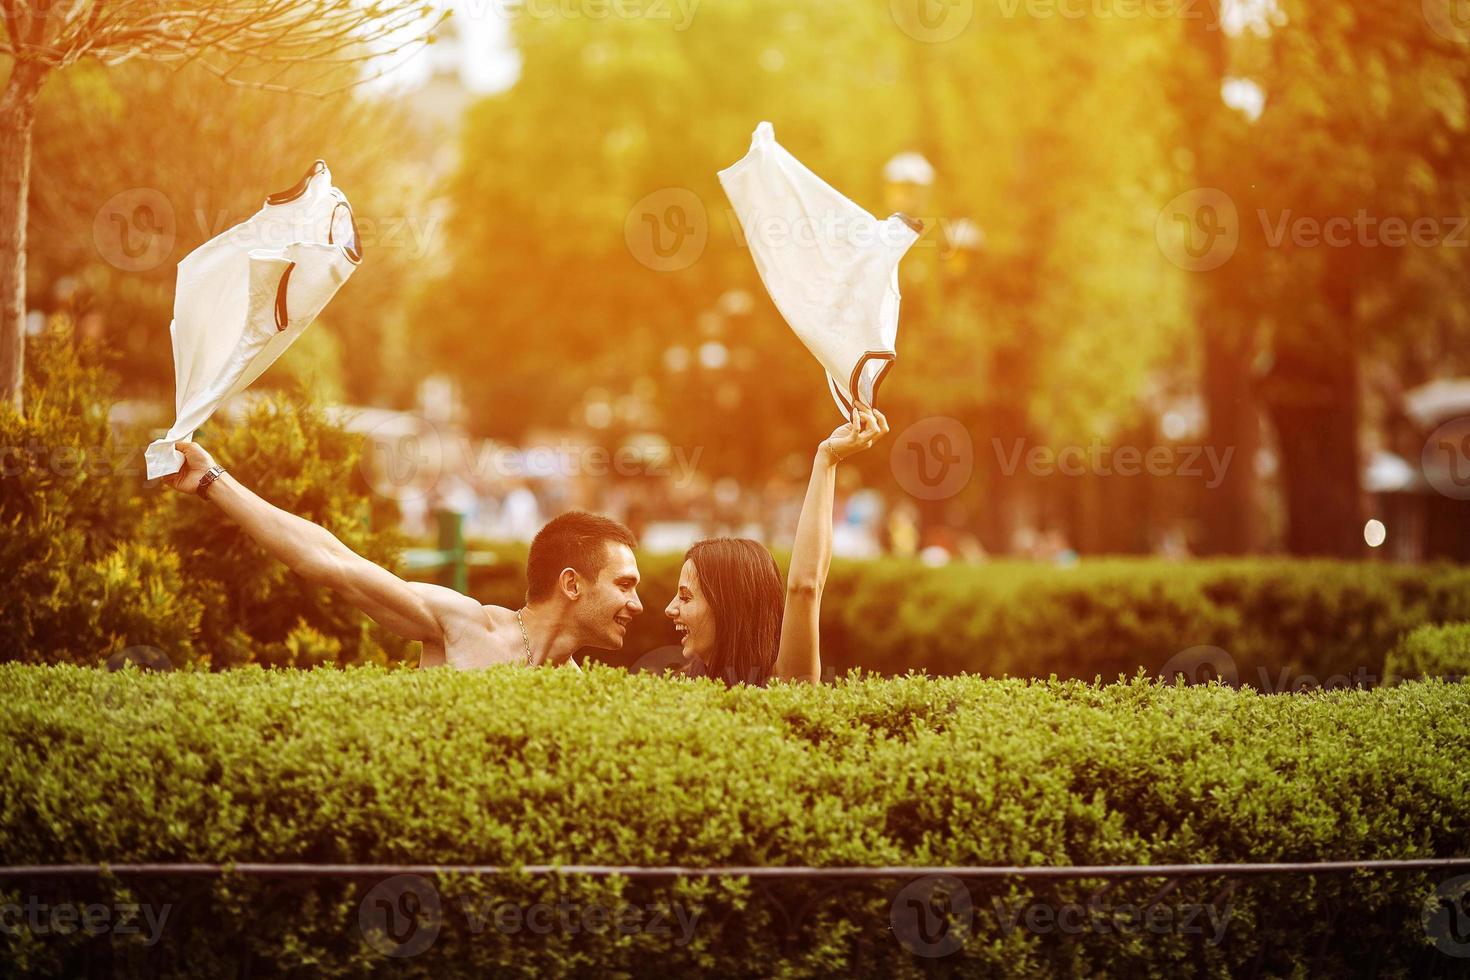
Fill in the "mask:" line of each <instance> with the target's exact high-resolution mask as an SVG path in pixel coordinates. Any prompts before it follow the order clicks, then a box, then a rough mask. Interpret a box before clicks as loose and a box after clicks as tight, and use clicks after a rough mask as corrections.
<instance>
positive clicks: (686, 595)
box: [664, 559, 715, 663]
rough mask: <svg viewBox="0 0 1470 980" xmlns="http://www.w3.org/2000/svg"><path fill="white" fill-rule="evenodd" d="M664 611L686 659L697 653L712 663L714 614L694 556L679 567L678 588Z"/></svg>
mask: <svg viewBox="0 0 1470 980" xmlns="http://www.w3.org/2000/svg"><path fill="white" fill-rule="evenodd" d="M664 615H665V616H667V617H669V619H671V620H673V622H674V629H675V630H676V631H677V632H678V633H679V649H681V650H683V651H684V659H685V660H693V659H694V658H695V657H698V658H700V660H702V661H704V662H705V663H709V658H710V654H712V653H713V652H714V649H715V614H714V610H713V609H711V608H710V604H709V599H708V598H707V597H706V596H705V595H704V593H703V591H701V589H700V587H699V573H698V572H696V571H695V570H694V562H693V560H691V559H685V561H684V567H683V568H682V569H680V571H679V588H678V590H677V591H676V592H675V594H674V601H673V602H670V603H669V605H668V608H667V609H665V610H664Z"/></svg>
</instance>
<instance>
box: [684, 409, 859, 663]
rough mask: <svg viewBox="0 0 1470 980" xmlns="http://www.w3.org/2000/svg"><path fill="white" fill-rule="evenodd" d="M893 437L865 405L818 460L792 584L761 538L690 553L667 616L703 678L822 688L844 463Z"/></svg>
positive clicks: (718, 542)
mask: <svg viewBox="0 0 1470 980" xmlns="http://www.w3.org/2000/svg"><path fill="white" fill-rule="evenodd" d="M887 432H888V420H887V419H885V418H884V417H883V413H882V412H879V411H878V410H876V409H872V408H869V407H867V406H866V405H862V404H859V405H857V406H856V408H855V418H854V419H853V421H852V422H851V423H848V424H846V425H842V426H839V427H838V428H837V429H836V431H834V432H833V433H832V435H831V436H830V437H828V438H827V440H826V441H825V442H823V443H822V444H821V445H820V446H818V447H817V456H816V459H815V460H813V461H812V478H811V482H810V483H808V484H807V488H806V499H805V500H804V501H803V502H802V505H801V516H800V518H798V519H797V522H796V543H795V544H794V545H793V546H792V549H791V570H790V572H789V573H788V575H787V578H786V587H785V588H784V589H783V588H782V587H781V574H780V572H778V571H777V570H776V561H775V559H774V558H772V557H771V553H770V552H769V551H767V550H766V548H765V546H763V545H762V544H761V543H760V542H759V541H752V540H750V539H749V538H711V539H709V540H706V541H700V542H697V543H696V544H695V545H694V546H693V547H692V548H690V549H689V551H688V552H687V553H686V554H685V556H684V567H683V569H681V570H680V572H679V588H678V591H677V592H676V594H675V595H674V600H673V601H672V602H670V603H669V606H668V608H667V609H665V610H664V615H665V616H668V617H669V619H671V620H673V622H674V629H675V630H676V631H677V632H678V634H679V646H680V649H682V650H683V651H684V658H685V660H687V661H689V663H690V669H689V670H688V671H687V672H688V673H690V674H694V675H696V676H709V677H718V678H720V679H721V680H723V681H724V682H725V683H727V684H736V683H739V682H741V681H744V682H746V683H750V684H764V683H765V682H766V680H767V679H768V678H770V677H778V678H781V679H782V680H800V681H810V682H812V683H818V682H820V681H821V679H822V660H821V656H820V651H819V649H818V643H817V632H818V626H817V618H818V613H819V612H820V610H821V605H822V588H823V586H825V585H826V583H827V568H828V566H829V565H831V563H832V496H833V492H834V490H835V487H836V482H837V464H838V463H840V462H841V461H842V460H844V459H846V458H848V457H849V456H852V455H853V454H854V453H860V452H862V451H863V450H864V449H867V448H868V447H869V446H871V445H873V443H875V442H877V441H878V440H879V439H880V438H882V437H883V436H884V435H885V434H887Z"/></svg>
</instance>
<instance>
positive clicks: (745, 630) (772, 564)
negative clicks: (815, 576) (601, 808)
mask: <svg viewBox="0 0 1470 980" xmlns="http://www.w3.org/2000/svg"><path fill="white" fill-rule="evenodd" d="M684 558H685V559H686V560H688V561H692V562H694V572H695V574H696V575H698V576H699V587H700V588H701V589H702V590H704V595H705V598H706V599H707V600H708V602H709V606H710V610H711V612H713V613H714V617H715V649H714V652H713V653H712V654H711V656H710V662H709V663H708V664H706V665H705V667H706V670H705V672H706V674H707V675H708V676H710V677H718V678H720V679H721V680H723V681H724V682H725V683H726V684H739V683H741V682H744V683H747V684H764V683H765V682H766V679H767V678H769V677H770V676H771V672H772V671H773V670H775V668H776V651H777V650H778V649H779V647H780V645H781V613H782V609H783V607H784V605H785V597H786V590H785V589H784V588H783V587H782V585H781V572H780V571H779V570H778V569H777V568H776V559H774V558H772V557H771V553H770V552H769V551H767V550H766V547H765V545H763V544H761V543H760V542H759V541H752V540H751V539H750V538H710V539H708V540H705V541H699V542H696V543H695V545H694V546H693V547H692V548H690V549H689V550H688V551H687V552H686V553H685V555H684Z"/></svg>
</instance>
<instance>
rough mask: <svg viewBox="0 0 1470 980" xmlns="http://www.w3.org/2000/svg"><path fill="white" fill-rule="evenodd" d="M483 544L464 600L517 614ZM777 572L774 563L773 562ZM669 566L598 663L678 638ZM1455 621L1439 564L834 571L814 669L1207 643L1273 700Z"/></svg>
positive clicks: (519, 577) (1043, 671)
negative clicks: (617, 643)
mask: <svg viewBox="0 0 1470 980" xmlns="http://www.w3.org/2000/svg"><path fill="white" fill-rule="evenodd" d="M490 547H493V550H494V551H495V553H496V554H497V555H499V556H502V562H501V563H500V564H498V565H496V566H494V567H487V568H472V569H471V570H470V592H471V594H473V595H475V596H476V597H477V598H479V599H480V600H481V601H482V602H489V603H495V604H498V605H509V606H512V607H514V606H516V605H519V604H520V602H521V601H522V600H523V598H524V593H525V575H524V571H523V568H524V563H525V551H524V547H523V546H510V547H507V546H503V545H494V546H490ZM777 561H778V562H779V563H780V564H781V565H782V566H783V568H784V566H785V562H786V557H785V555H783V554H781V553H779V552H778V553H777ZM680 563H681V556H679V555H651V554H645V553H640V554H639V556H638V567H639V570H640V571H641V573H642V576H643V583H642V584H641V585H640V586H639V588H638V594H639V596H640V597H641V598H642V600H643V605H644V609H645V612H644V615H642V616H640V617H638V618H637V619H636V620H634V622H633V627H632V628H631V629H630V630H629V632H628V639H627V643H626V644H625V647H624V651H623V652H622V653H621V654H609V655H603V654H599V655H598V656H600V657H602V658H603V659H606V660H608V661H609V662H612V663H616V664H619V665H623V666H628V665H631V664H632V663H634V662H635V661H636V660H637V658H638V657H639V656H641V655H642V654H645V653H647V652H649V651H650V650H654V649H656V648H659V647H662V646H665V645H668V644H673V643H675V642H676V639H675V636H674V633H673V631H672V629H671V628H670V626H669V622H668V620H667V619H665V618H664V615H663V610H664V607H665V606H666V605H667V604H668V602H669V600H670V599H671V598H672V597H673V595H674V588H675V583H677V581H678V577H679V566H680ZM1457 619H1470V569H1467V568H1465V567H1463V566H1456V565H1448V564H1445V565H1430V566H1411V565H1391V564H1381V563H1370V562H1357V563H1354V562H1333V561H1304V560H1292V559H1235V560H1221V561H1198V562H1185V563H1171V562H1162V561H1155V560H1149V559H1099V560H1088V559H1084V560H1083V561H1082V563H1081V564H1080V565H1077V566H1074V567H1070V568H1058V567H1055V566H1051V565H1042V564H1036V563H1025V562H1016V561H1001V562H993V563H990V564H986V565H950V566H947V567H944V568H930V567H927V566H925V565H922V564H920V563H918V562H916V561H909V560H902V559H883V560H879V561H871V562H847V561H836V562H834V563H833V565H832V574H831V577H830V579H829V581H828V584H827V589H826V593H825V595H824V597H823V600H822V658H823V661H824V663H826V664H827V665H828V666H830V667H832V668H833V669H834V670H835V672H837V673H842V672H845V671H846V670H847V669H848V668H851V667H861V668H863V669H864V670H869V671H874V672H878V673H883V674H894V675H896V674H903V673H905V672H907V671H910V670H922V671H927V672H930V673H934V674H957V673H961V672H969V673H978V674H985V675H988V676H997V677H999V676H1015V677H1048V676H1050V675H1052V674H1056V675H1057V676H1058V677H1060V678H1063V679H1066V678H1078V679H1082V680H1093V679H1094V678H1097V677H1101V678H1103V679H1104V680H1113V679H1115V678H1117V677H1118V676H1120V675H1121V676H1125V677H1127V676H1132V675H1133V674H1134V673H1136V672H1137V671H1138V669H1139V668H1140V667H1141V668H1143V669H1144V670H1146V671H1147V672H1149V673H1150V674H1156V673H1158V672H1159V671H1160V669H1161V668H1163V667H1164V666H1165V664H1166V663H1168V662H1170V660H1171V659H1172V658H1175V657H1176V655H1178V654H1180V653H1181V652H1183V651H1187V650H1189V649H1190V648H1193V647H1200V646H1213V647H1218V648H1220V650H1221V651H1223V652H1224V653H1225V654H1228V656H1229V662H1230V663H1231V664H1233V667H1234V678H1235V682H1236V683H1239V684H1247V685H1250V686H1252V687H1255V688H1257V689H1258V690H1262V691H1270V692H1277V693H1279V692H1281V691H1288V690H1293V689H1297V688H1300V687H1310V686H1347V685H1348V684H1353V685H1355V686H1371V685H1373V684H1376V683H1378V682H1380V681H1381V679H1382V677H1383V673H1384V656H1385V655H1386V654H1387V652H1388V651H1389V650H1391V649H1393V647H1394V645H1395V644H1396V643H1397V642H1398V641H1399V639H1400V638H1401V637H1402V636H1404V635H1405V634H1407V633H1408V632H1409V631H1410V630H1412V629H1414V628H1416V627H1418V626H1421V625H1424V624H1426V623H1440V622H1445V621H1451V620H1457Z"/></svg>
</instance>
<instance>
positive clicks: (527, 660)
mask: <svg viewBox="0 0 1470 980" xmlns="http://www.w3.org/2000/svg"><path fill="white" fill-rule="evenodd" d="M523 611H524V607H523V608H522V609H517V610H516V622H517V623H520V624H521V640H522V641H523V642H524V643H525V644H526V656H525V660H524V661H523V662H524V664H525V665H526V666H527V667H529V666H531V634H529V633H527V632H526V621H525V620H524V619H522V618H521V613H522V612H523Z"/></svg>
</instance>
